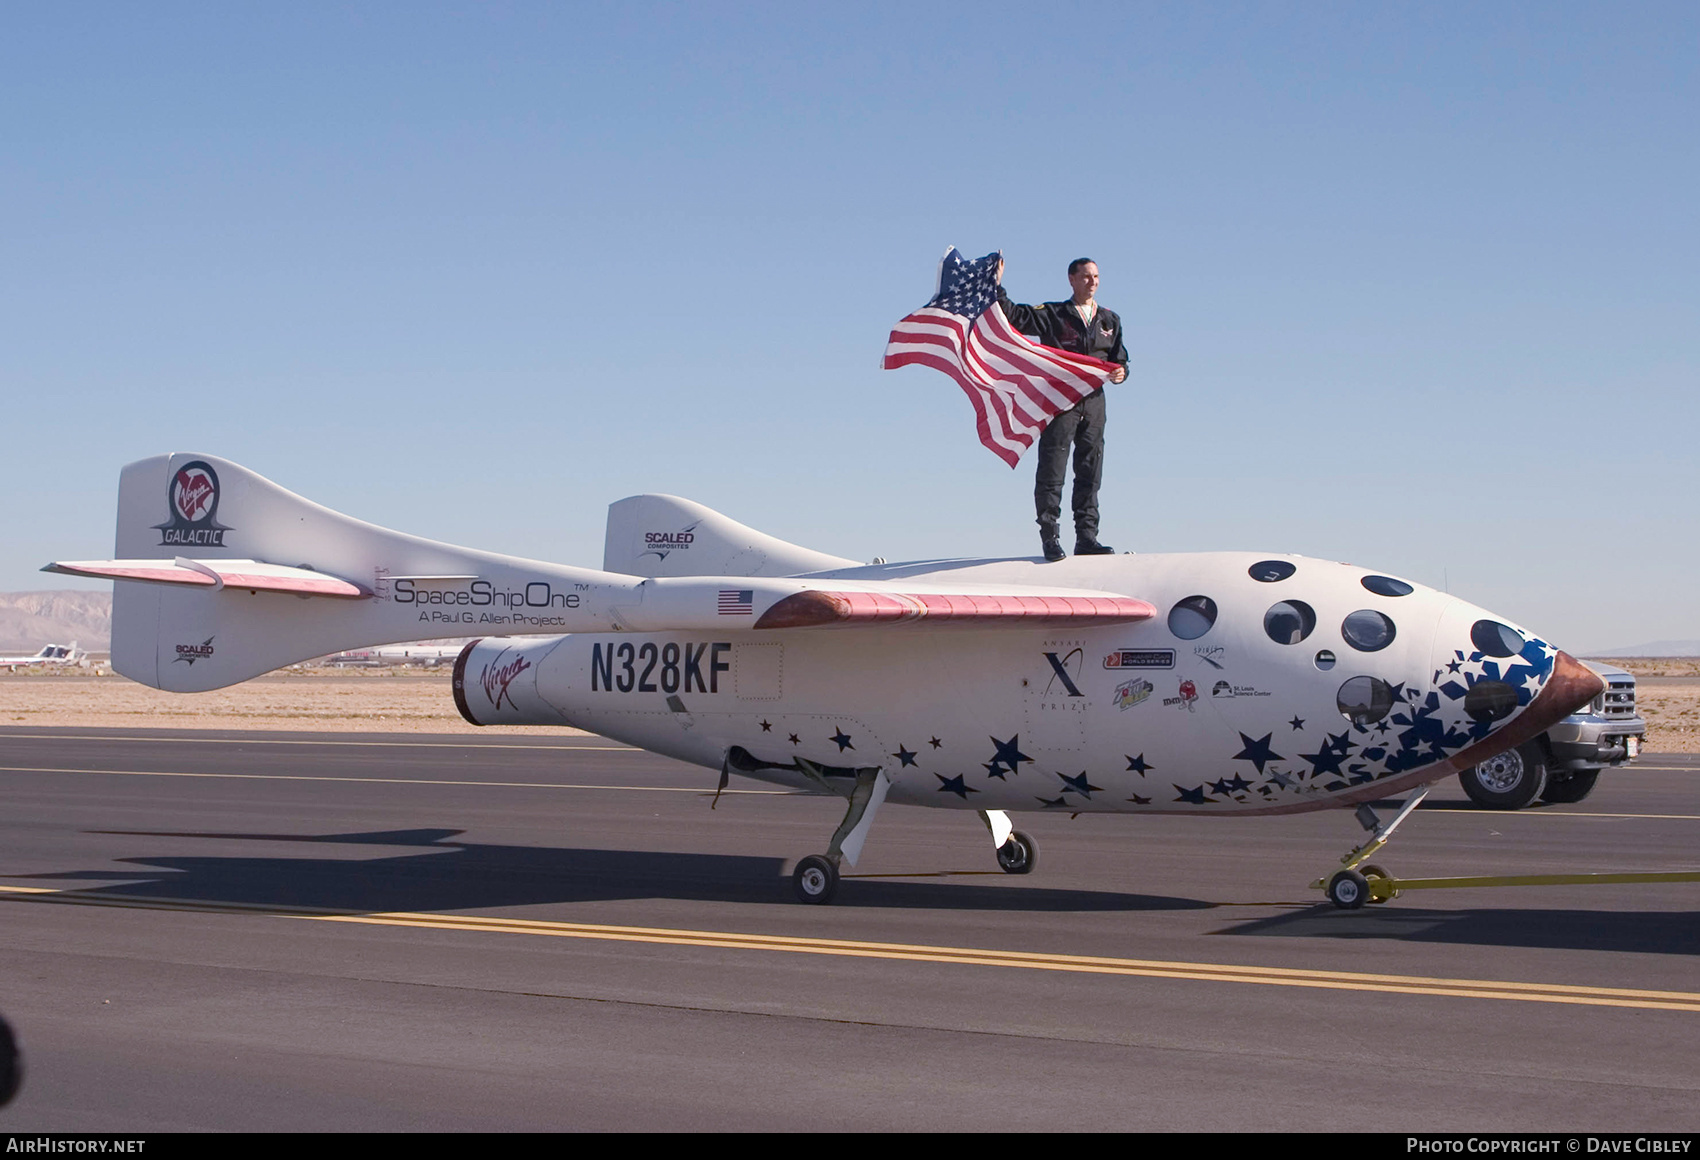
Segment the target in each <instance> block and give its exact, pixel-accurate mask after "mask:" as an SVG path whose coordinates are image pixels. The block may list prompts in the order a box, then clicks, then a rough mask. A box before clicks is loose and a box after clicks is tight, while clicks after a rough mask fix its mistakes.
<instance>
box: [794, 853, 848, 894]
mask: <svg viewBox="0 0 1700 1160" xmlns="http://www.w3.org/2000/svg"><path fill="white" fill-rule="evenodd" d="M791 888H792V889H793V890H795V891H796V892H797V897H798V898H799V899H801V900H802V901H804V902H813V903H816V904H817V905H824V904H825V903H828V902H831V901H832V896H833V895H834V894H837V893H838V867H837V866H835V865H834V864H833V861H832V859H831V858H825V857H822V856H821V855H819V854H810V855H809V856H808V857H807V858H804V859H803V860H802V861H801V862H799V863H797V868H796V869H795V870H793V871H791Z"/></svg>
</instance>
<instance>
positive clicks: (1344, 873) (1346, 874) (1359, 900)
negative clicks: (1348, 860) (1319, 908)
mask: <svg viewBox="0 0 1700 1160" xmlns="http://www.w3.org/2000/svg"><path fill="white" fill-rule="evenodd" d="M1328 901H1330V902H1332V903H1333V904H1334V905H1335V906H1338V907H1339V908H1340V909H1341V910H1356V909H1357V908H1358V907H1360V906H1362V905H1363V904H1364V903H1365V902H1367V901H1369V880H1368V879H1366V878H1365V877H1364V876H1363V875H1362V874H1359V873H1358V872H1357V871H1356V870H1340V871H1336V872H1335V874H1334V877H1332V878H1330V879H1329V880H1328Z"/></svg>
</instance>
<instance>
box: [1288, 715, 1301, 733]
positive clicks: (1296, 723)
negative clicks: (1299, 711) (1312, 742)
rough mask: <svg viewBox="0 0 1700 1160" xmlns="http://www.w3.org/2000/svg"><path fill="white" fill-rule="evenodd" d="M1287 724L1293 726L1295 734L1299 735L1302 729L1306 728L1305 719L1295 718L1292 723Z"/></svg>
mask: <svg viewBox="0 0 1700 1160" xmlns="http://www.w3.org/2000/svg"><path fill="white" fill-rule="evenodd" d="M1287 724H1289V725H1291V726H1292V727H1293V732H1295V733H1297V732H1298V731H1299V730H1300V729H1303V728H1304V727H1305V720H1304V718H1303V717H1294V718H1293V719H1292V720H1291V721H1289V722H1287Z"/></svg>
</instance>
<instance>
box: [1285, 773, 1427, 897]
mask: <svg viewBox="0 0 1700 1160" xmlns="http://www.w3.org/2000/svg"><path fill="white" fill-rule="evenodd" d="M1429 788H1430V787H1429V786H1426V785H1425V786H1419V787H1418V788H1417V790H1416V792H1415V793H1413V794H1411V796H1410V797H1408V798H1406V799H1405V801H1404V804H1402V805H1401V806H1400V807H1399V812H1398V813H1396V814H1394V815H1393V820H1392V821H1390V822H1388V823H1387V824H1386V825H1383V824H1382V822H1381V818H1380V817H1378V816H1377V815H1376V812H1375V810H1373V809H1372V808H1370V806H1369V805H1368V804H1365V805H1361V806H1359V807H1358V813H1357V818H1358V824H1359V825H1361V826H1362V827H1363V828H1364V829H1366V830H1369V831H1370V837H1369V840H1368V841H1366V842H1364V843H1363V844H1362V845H1359V846H1354V847H1353V848H1352V849H1351V851H1350V852H1349V853H1347V854H1346V855H1345V856H1344V857H1342V858H1341V859H1340V861H1341V863H1342V864H1343V865H1344V866H1345V869H1344V870H1336V871H1335V872H1334V873H1333V874H1331V875H1329V876H1328V877H1327V878H1318V879H1317V880H1316V881H1315V882H1312V883H1311V884H1310V885H1311V889H1312V890H1321V891H1325V892H1326V893H1327V895H1328V901H1330V902H1332V903H1333V904H1334V905H1335V906H1338V907H1339V908H1340V909H1342V910H1356V909H1358V907H1360V906H1362V905H1363V904H1364V903H1365V902H1387V901H1388V900H1390V899H1394V898H1397V897H1399V889H1398V885H1397V880H1396V879H1395V878H1394V877H1393V875H1391V874H1389V873H1388V872H1387V871H1386V870H1383V869H1382V868H1381V867H1380V866H1376V865H1372V864H1371V863H1370V862H1369V859H1370V858H1371V857H1373V856H1374V854H1375V852H1376V851H1378V850H1380V849H1381V848H1382V847H1383V846H1385V845H1387V843H1388V840H1389V839H1391V838H1392V837H1393V831H1395V830H1397V829H1398V828H1399V826H1400V825H1401V824H1402V823H1403V822H1404V821H1405V819H1406V818H1408V817H1410V816H1411V811H1412V810H1414V809H1416V808H1417V807H1418V806H1419V805H1421V804H1422V801H1423V799H1424V798H1426V797H1427V796H1428V791H1429Z"/></svg>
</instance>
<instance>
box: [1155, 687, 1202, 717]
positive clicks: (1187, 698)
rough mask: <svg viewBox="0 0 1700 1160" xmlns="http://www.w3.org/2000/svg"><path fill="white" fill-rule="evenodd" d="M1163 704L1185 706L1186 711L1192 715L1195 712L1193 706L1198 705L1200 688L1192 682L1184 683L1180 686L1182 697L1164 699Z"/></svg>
mask: <svg viewBox="0 0 1700 1160" xmlns="http://www.w3.org/2000/svg"><path fill="white" fill-rule="evenodd" d="M1163 704H1164V705H1185V706H1186V711H1187V712H1188V713H1191V712H1192V711H1193V706H1195V705H1197V704H1198V686H1197V685H1196V684H1194V683H1193V682H1191V681H1182V682H1181V684H1180V695H1179V696H1177V697H1164V698H1163Z"/></svg>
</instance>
